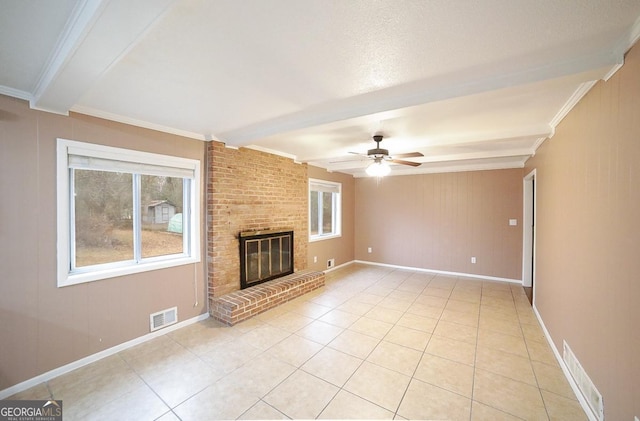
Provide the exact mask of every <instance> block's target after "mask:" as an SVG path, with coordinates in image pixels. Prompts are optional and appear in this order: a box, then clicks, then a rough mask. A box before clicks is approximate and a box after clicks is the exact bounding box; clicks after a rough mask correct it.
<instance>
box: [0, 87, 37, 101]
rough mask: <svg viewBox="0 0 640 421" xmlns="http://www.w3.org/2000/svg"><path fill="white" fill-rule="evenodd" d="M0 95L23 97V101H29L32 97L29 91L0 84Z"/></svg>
mask: <svg viewBox="0 0 640 421" xmlns="http://www.w3.org/2000/svg"><path fill="white" fill-rule="evenodd" d="M0 95H6V96H10V97H13V98H18V99H23V100H25V101H31V100H32V99H33V95H32V94H31V92H27V91H22V90H20V89H15V88H12V87H10V86H5V85H0Z"/></svg>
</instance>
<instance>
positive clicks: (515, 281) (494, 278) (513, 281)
mask: <svg viewBox="0 0 640 421" xmlns="http://www.w3.org/2000/svg"><path fill="white" fill-rule="evenodd" d="M353 262H354V263H361V264H363V265H372V266H384V267H388V268H395V269H404V270H415V271H418V272H427V273H436V274H438V275H450V276H464V277H466V278H479V279H485V280H487V281H498V282H509V283H511V284H522V280H520V279H511V278H500V277H497V276H487V275H476V274H475V273H464V272H449V271H446V270H436V269H424V268H416V267H412V266H399V265H390V264H387V263H378V262H370V261H367V260H354V261H353Z"/></svg>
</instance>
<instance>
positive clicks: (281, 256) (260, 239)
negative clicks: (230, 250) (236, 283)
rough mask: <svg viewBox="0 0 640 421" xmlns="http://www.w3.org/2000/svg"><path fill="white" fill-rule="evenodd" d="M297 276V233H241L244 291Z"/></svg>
mask: <svg viewBox="0 0 640 421" xmlns="http://www.w3.org/2000/svg"><path fill="white" fill-rule="evenodd" d="M290 273H293V231H285V232H283V231H277V232H271V231H257V232H242V233H240V287H241V288H243V289H244V288H248V287H250V286H252V285H256V284H259V283H262V282H266V281H270V280H272V279H275V278H279V277H281V276H285V275H289V274H290Z"/></svg>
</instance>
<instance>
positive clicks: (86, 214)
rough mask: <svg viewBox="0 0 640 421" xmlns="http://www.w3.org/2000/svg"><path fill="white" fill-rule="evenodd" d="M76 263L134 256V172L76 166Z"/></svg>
mask: <svg viewBox="0 0 640 421" xmlns="http://www.w3.org/2000/svg"><path fill="white" fill-rule="evenodd" d="M73 173H74V185H75V195H74V199H75V200H74V202H75V221H74V222H75V246H76V260H75V266H76V267H82V266H90V265H97V264H101V263H111V262H119V261H123V260H132V259H133V225H132V220H133V219H132V218H133V212H132V209H133V199H132V197H133V196H132V187H131V186H132V180H131V174H124V173H117V172H107V171H90V170H75V171H73Z"/></svg>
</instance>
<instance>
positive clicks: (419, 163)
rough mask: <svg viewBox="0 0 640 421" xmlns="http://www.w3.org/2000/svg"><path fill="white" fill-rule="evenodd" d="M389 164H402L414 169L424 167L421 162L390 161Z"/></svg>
mask: <svg viewBox="0 0 640 421" xmlns="http://www.w3.org/2000/svg"><path fill="white" fill-rule="evenodd" d="M389 162H393V163H394V164H400V165H410V166H412V167H419V166H420V165H422V163H421V162H411V161H403V160H401V159H390V160H389Z"/></svg>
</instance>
